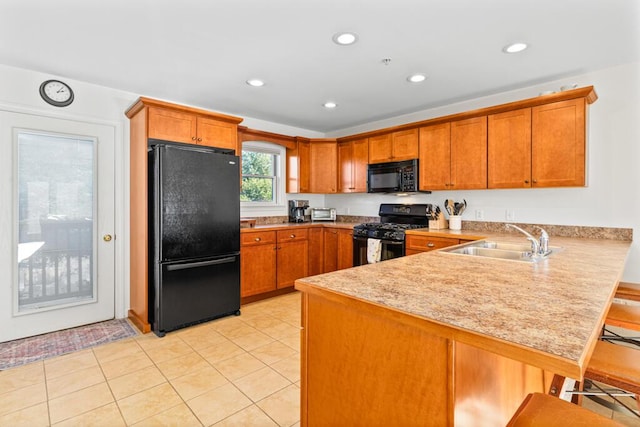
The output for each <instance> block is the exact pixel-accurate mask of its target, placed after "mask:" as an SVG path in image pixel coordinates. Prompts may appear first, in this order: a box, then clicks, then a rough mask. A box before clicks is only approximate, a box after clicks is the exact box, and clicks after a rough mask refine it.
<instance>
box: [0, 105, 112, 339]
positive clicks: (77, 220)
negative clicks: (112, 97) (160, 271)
mask: <svg viewBox="0 0 640 427" xmlns="http://www.w3.org/2000/svg"><path fill="white" fill-rule="evenodd" d="M117 135H118V129H117V127H116V126H114V125H112V124H105V123H94V122H88V121H82V120H81V119H78V118H76V119H64V118H59V117H47V116H43V115H39V114H26V113H18V112H11V111H2V110H0V147H2V149H3V151H2V155H0V236H3V238H2V239H0V271H1V272H2V274H3V276H0V342H5V341H10V340H15V339H19V338H24V337H29V336H33V335H38V334H44V333H46V332H52V331H58V330H61V329H67V328H73V327H75V326H80V325H86V324H88V323H94V322H100V321H103V320H107V319H113V318H114V316H115V313H116V311H115V310H116V298H122V295H123V293H124V286H123V284H122V283H120V284H117V282H116V277H117V276H116V248H117V247H118V245H120V246H122V243H124V242H117V239H116V237H117V236H116V235H115V234H114V229H115V223H116V212H117V211H116V193H115V178H116V175H115V171H116V162H115V155H116V149H117V141H118V138H117ZM120 209H121V212H122V208H120ZM121 215H122V214H121ZM118 292H121V293H120V294H118ZM118 295H119V296H118Z"/></svg>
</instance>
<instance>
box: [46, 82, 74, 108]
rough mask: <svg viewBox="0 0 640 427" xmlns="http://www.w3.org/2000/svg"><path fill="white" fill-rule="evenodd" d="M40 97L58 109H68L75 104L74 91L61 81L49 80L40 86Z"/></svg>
mask: <svg viewBox="0 0 640 427" xmlns="http://www.w3.org/2000/svg"><path fill="white" fill-rule="evenodd" d="M40 96H42V99H44V100H45V101H46V102H48V103H49V104H51V105H54V106H56V107H66V106H67V105H69V104H71V103H72V102H73V91H72V90H71V88H70V87H69V86H68V85H67V84H65V83H63V82H61V81H59V80H47V81H46V82H44V83H42V84H41V85H40Z"/></svg>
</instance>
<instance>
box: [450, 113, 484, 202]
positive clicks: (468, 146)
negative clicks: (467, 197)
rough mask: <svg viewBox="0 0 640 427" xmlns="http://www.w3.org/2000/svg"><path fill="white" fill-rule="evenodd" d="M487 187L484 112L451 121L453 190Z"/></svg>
mask: <svg viewBox="0 0 640 427" xmlns="http://www.w3.org/2000/svg"><path fill="white" fill-rule="evenodd" d="M480 188H487V116H482V117H474V118H472V119H467V120H459V121H456V122H453V123H451V187H450V189H452V190H462V189H465V190H470V189H480Z"/></svg>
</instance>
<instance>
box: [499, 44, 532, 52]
mask: <svg viewBox="0 0 640 427" xmlns="http://www.w3.org/2000/svg"><path fill="white" fill-rule="evenodd" d="M527 47H528V45H527V44H526V43H522V42H518V43H512V44H510V45H507V46H505V47H503V48H502V51H503V52H504V53H518V52H522V51H523V50H525V49H526V48H527Z"/></svg>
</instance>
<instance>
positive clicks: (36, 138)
mask: <svg viewBox="0 0 640 427" xmlns="http://www.w3.org/2000/svg"><path fill="white" fill-rule="evenodd" d="M17 144H18V165H17V172H18V306H17V307H18V311H19V312H24V311H29V310H39V309H43V308H50V307H53V306H58V305H70V304H79V303H83V302H93V301H94V300H95V270H94V268H93V265H94V236H95V235H96V233H95V230H94V228H95V227H94V222H93V218H94V216H95V215H94V209H95V197H94V193H95V171H94V169H95V144H96V141H95V140H94V139H83V138H78V137H72V136H56V135H52V134H39V133H32V132H27V131H18V132H17Z"/></svg>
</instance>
